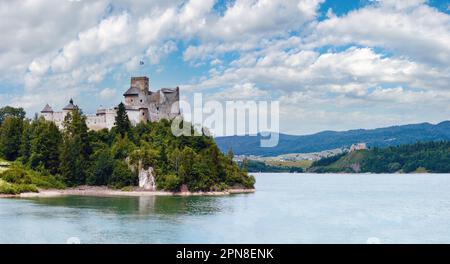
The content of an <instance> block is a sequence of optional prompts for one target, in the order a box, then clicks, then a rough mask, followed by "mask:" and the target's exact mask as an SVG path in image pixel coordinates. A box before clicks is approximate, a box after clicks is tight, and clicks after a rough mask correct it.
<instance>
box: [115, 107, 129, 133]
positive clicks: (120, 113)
mask: <svg viewBox="0 0 450 264" xmlns="http://www.w3.org/2000/svg"><path fill="white" fill-rule="evenodd" d="M114 125H115V129H116V132H117V133H119V134H120V135H121V136H122V137H124V136H125V135H126V134H127V133H130V131H131V123H130V120H129V119H128V115H127V111H126V109H125V105H124V104H123V103H122V102H121V103H120V104H119V106H118V109H117V115H116V119H115V123H114Z"/></svg>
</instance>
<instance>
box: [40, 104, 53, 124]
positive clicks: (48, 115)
mask: <svg viewBox="0 0 450 264" xmlns="http://www.w3.org/2000/svg"><path fill="white" fill-rule="evenodd" d="M41 114H42V116H43V117H44V119H45V120H47V121H53V109H52V107H51V106H50V105H48V104H46V105H45V107H44V109H42V111H41Z"/></svg>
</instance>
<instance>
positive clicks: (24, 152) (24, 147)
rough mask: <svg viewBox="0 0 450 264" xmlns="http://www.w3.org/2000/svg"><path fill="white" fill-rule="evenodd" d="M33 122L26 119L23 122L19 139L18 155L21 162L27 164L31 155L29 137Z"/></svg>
mask: <svg viewBox="0 0 450 264" xmlns="http://www.w3.org/2000/svg"><path fill="white" fill-rule="evenodd" d="M34 124H35V122H33V123H31V124H30V122H29V121H28V120H26V121H25V122H23V127H22V136H21V139H20V141H21V142H20V156H21V157H22V163H23V164H27V163H28V161H29V159H30V156H31V138H32V135H33V129H34Z"/></svg>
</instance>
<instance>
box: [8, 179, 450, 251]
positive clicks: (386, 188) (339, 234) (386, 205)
mask: <svg viewBox="0 0 450 264" xmlns="http://www.w3.org/2000/svg"><path fill="white" fill-rule="evenodd" d="M256 182H257V183H256V189H257V191H256V193H253V194H237V195H232V196H220V197H219V196H216V197H164V196H155V197H115V198H99V197H81V196H72V197H57V198H32V199H0V243H66V242H67V241H69V242H77V241H80V242H81V243H450V175H449V174H440V175H438V174H407V175H400V174H390V175H389V174H379V175H376V174H271V173H263V174H261V175H256Z"/></svg>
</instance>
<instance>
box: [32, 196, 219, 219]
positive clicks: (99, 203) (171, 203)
mask: <svg viewBox="0 0 450 264" xmlns="http://www.w3.org/2000/svg"><path fill="white" fill-rule="evenodd" d="M26 200H29V201H31V202H32V203H34V204H36V205H40V206H55V207H64V208H74V209H90V210H95V211H99V212H102V213H106V214H111V213H113V214H121V215H141V216H145V215H177V214H188V215H208V214H214V213H216V212H220V211H223V209H225V208H223V206H224V204H223V203H222V202H221V198H220V197H167V196H140V197H91V196H61V197H39V198H30V199H26Z"/></svg>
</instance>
